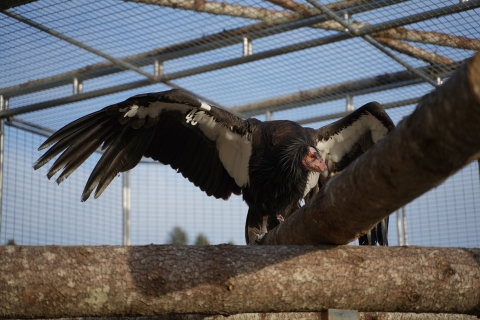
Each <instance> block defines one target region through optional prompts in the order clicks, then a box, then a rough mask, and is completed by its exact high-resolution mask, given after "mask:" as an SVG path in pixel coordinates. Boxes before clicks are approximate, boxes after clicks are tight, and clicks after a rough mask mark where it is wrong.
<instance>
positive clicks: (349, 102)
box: [347, 94, 354, 111]
mask: <svg viewBox="0 0 480 320" xmlns="http://www.w3.org/2000/svg"><path fill="white" fill-rule="evenodd" d="M353 109H354V106H353V96H352V95H350V94H347V111H353Z"/></svg>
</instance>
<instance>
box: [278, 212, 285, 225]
mask: <svg viewBox="0 0 480 320" xmlns="http://www.w3.org/2000/svg"><path fill="white" fill-rule="evenodd" d="M277 220H278V222H280V223H282V222H283V221H285V219H284V218H283V216H282V215H281V214H277Z"/></svg>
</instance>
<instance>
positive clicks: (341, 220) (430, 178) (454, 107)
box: [262, 52, 480, 245]
mask: <svg viewBox="0 0 480 320" xmlns="http://www.w3.org/2000/svg"><path fill="white" fill-rule="evenodd" d="M479 124H480V52H478V53H477V54H476V55H475V56H474V57H473V58H472V59H470V60H469V61H468V62H467V63H465V64H463V65H462V66H460V67H459V68H458V69H457V70H456V71H455V72H454V73H453V74H452V76H451V77H450V78H449V79H448V80H447V81H446V82H445V83H444V84H443V85H441V86H439V87H437V88H436V89H435V90H434V91H432V92H431V93H429V94H427V95H425V96H424V97H423V98H422V99H421V100H420V102H419V104H418V106H417V108H416V109H415V111H414V112H413V113H412V114H411V115H410V116H408V117H405V118H404V119H403V120H402V121H401V122H400V123H399V124H398V126H397V127H396V128H395V129H394V130H392V131H391V132H390V133H389V134H388V135H387V136H386V137H385V138H384V139H382V140H380V141H379V142H378V143H377V144H376V145H375V146H373V147H372V148H370V149H369V150H368V151H367V152H366V153H365V154H363V155H362V156H361V157H359V158H357V159H356V160H355V161H354V162H352V163H351V164H349V166H348V167H347V168H345V169H344V170H343V171H342V172H341V173H340V174H338V175H336V176H335V177H333V178H332V179H330V180H329V181H328V182H327V183H326V184H325V185H324V186H323V187H322V188H321V189H320V191H319V193H318V194H316V195H315V196H314V197H313V198H312V200H311V201H309V202H307V203H306V204H305V205H304V206H303V207H302V208H300V209H299V210H297V211H296V212H295V213H294V214H293V215H292V216H290V217H289V218H287V219H286V220H285V222H283V223H282V224H280V225H278V226H277V227H276V228H274V229H273V230H271V231H269V232H268V233H267V234H266V235H265V236H264V237H263V239H262V241H263V243H264V244H269V245H275V244H277V245H278V244H280V245H285V244H299V245H302V244H348V243H350V242H351V241H353V240H355V239H356V238H358V237H359V236H361V235H362V234H365V233H366V232H368V230H370V229H372V228H373V227H374V226H375V225H376V224H377V223H378V222H379V221H381V220H382V219H384V218H386V217H388V216H389V215H390V214H391V213H392V212H394V211H395V210H397V209H399V208H400V207H402V206H404V205H406V204H408V203H409V202H411V201H412V200H414V199H415V198H417V197H419V196H421V195H422V194H424V193H425V192H427V191H428V190H430V189H432V188H434V187H436V186H438V185H439V184H441V183H443V182H444V181H445V180H446V179H447V178H448V177H449V176H451V175H453V174H455V173H456V172H457V171H458V170H460V169H461V168H463V167H464V166H465V165H467V164H468V163H470V162H471V161H473V160H477V159H480V130H479Z"/></svg>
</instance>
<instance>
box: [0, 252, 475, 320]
mask: <svg viewBox="0 0 480 320" xmlns="http://www.w3.org/2000/svg"><path fill="white" fill-rule="evenodd" d="M0 270H1V272H0V317H2V318H61V317H87V316H89V317H93V316H119V315H122V316H153V315H158V314H168V313H185V314H189V313H200V314H223V315H228V314H236V313H251V312H315V311H321V310H326V309H352V310H358V311H362V312H377V311H384V312H416V313H439V312H442V313H458V314H471V315H479V314H480V249H459V248H422V247H390V248H388V247H363V246H362V247H360V246H288V247H287V246H253V247H252V246H231V245H219V246H171V245H163V246H155V245H151V246H142V247H110V246H103V247H59V246H47V247H20V246H4V247H1V248H0Z"/></svg>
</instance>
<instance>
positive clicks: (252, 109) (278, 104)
mask: <svg viewBox="0 0 480 320" xmlns="http://www.w3.org/2000/svg"><path fill="white" fill-rule="evenodd" d="M460 64H461V62H455V63H453V64H450V65H444V66H442V67H443V68H444V69H443V72H442V73H441V74H440V76H441V77H448V76H449V75H450V74H451V73H452V72H453V71H454V70H455V69H456V68H458V66H460ZM436 68H437V67H435V66H427V67H422V68H419V69H420V70H423V71H424V72H432V71H435V70H436ZM422 82H423V81H422V80H421V79H418V78H414V77H413V75H412V74H411V73H410V72H408V71H401V72H395V73H389V74H384V75H382V76H375V77H369V78H362V79H358V80H354V81H345V82H341V83H336V84H332V85H327V86H324V87H319V88H314V89H309V90H305V91H300V92H296V93H291V94H287V95H283V96H279V97H275V98H269V99H266V100H261V101H256V102H252V103H248V104H244V105H240V106H235V107H232V108H230V109H229V110H234V111H238V112H240V113H242V114H244V115H245V116H254V115H258V114H262V113H264V112H265V111H266V110H270V111H272V112H276V111H281V110H285V109H290V108H298V107H303V106H307V105H312V104H315V103H320V102H327V101H333V100H337V99H344V98H345V96H346V95H351V96H358V95H361V94H367V93H373V92H379V91H384V90H391V89H395V88H400V87H404V86H410V85H416V84H420V83H422ZM0 116H1V113H0Z"/></svg>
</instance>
